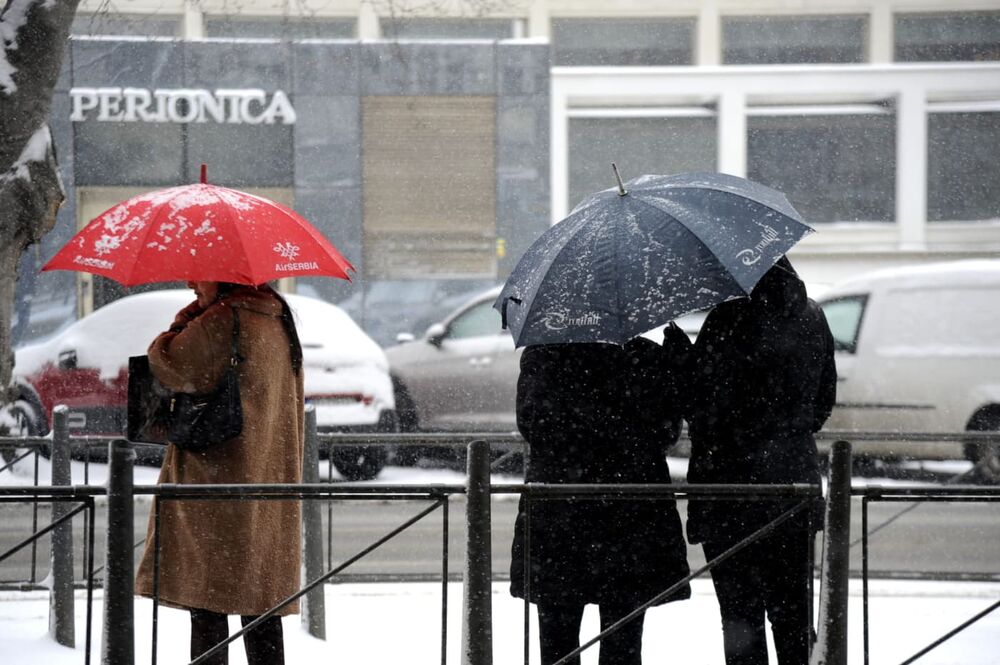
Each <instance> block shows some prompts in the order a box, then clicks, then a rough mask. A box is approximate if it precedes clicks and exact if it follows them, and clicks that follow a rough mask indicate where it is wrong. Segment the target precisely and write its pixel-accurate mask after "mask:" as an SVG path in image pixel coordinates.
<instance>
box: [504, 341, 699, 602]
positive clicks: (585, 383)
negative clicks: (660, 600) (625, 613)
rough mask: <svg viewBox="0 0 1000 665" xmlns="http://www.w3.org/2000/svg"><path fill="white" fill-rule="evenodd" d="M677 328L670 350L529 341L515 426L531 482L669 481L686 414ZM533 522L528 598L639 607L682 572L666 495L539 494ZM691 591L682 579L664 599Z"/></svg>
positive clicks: (519, 534)
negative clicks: (525, 446)
mask: <svg viewBox="0 0 1000 665" xmlns="http://www.w3.org/2000/svg"><path fill="white" fill-rule="evenodd" d="M674 332H675V334H674V335H671V336H670V339H671V340H672V345H677V346H678V348H677V349H676V353H675V354H671V353H670V352H668V351H665V350H664V348H663V347H660V346H659V345H657V344H655V343H654V342H651V341H649V340H646V339H637V340H633V341H631V342H629V343H628V344H627V345H626V346H625V347H624V348H622V347H619V346H616V345H612V344H559V345H545V346H531V347H528V348H527V349H525V351H524V354H523V355H522V357H521V375H520V378H519V380H518V385H517V423H518V428H519V429H520V431H521V434H522V435H523V436H524V438H525V439H526V440H527V441H528V443H529V444H530V457H529V461H528V464H527V466H526V469H525V479H526V481H527V482H537V483H669V482H670V471H669V469H668V468H667V462H666V458H665V455H666V450H667V448H668V447H669V446H671V445H673V444H674V443H675V442H676V440H677V436H678V433H679V431H680V415H681V414H680V409H679V408H678V407H677V401H676V399H677V397H676V394H677V390H678V387H677V386H676V384H675V382H674V379H675V377H676V376H677V375H678V373H679V371H672V369H671V362H672V361H674V360H675V359H677V358H679V357H680V356H681V354H683V352H685V351H686V350H687V347H688V346H689V344H690V343H689V342H688V340H687V337H686V336H685V335H684V334H683V333H682V332H680V330H678V329H674ZM678 336H679V337H678ZM672 348H673V347H672ZM527 506H528V502H526V500H525V499H524V498H522V499H521V504H520V509H519V512H518V517H517V522H516V525H515V531H514V542H513V545H512V558H511V593H512V594H513V595H514V596H517V597H519V598H523V597H524V595H525V594H524V583H525V575H524V546H525V542H524V541H525V528H524V525H525V510H526V507H527ZM530 524H531V539H530V550H531V569H532V571H533V574H532V577H531V587H530V599H531V600H532V602H544V603H583V604H585V603H603V602H636V604H638V603H639V602H642V601H645V600H648V599H649V598H652V597H653V596H655V595H656V594H658V593H659V592H661V591H663V590H665V589H666V588H668V587H669V586H670V585H672V584H673V583H675V582H677V581H678V580H680V579H682V578H683V577H684V576H686V575H687V574H688V565H687V558H686V556H687V548H686V545H685V542H684V535H683V530H682V527H681V523H680V519H679V517H678V515H677V508H676V505H675V502H674V501H673V499H607V498H605V499H535V500H532V501H530ZM688 596H690V589H689V588H688V587H687V585H685V586H684V587H683V588H682V589H680V590H679V591H678V592H677V594H676V595H673V596H672V597H671V598H670V600H679V599H682V598H687V597H688Z"/></svg>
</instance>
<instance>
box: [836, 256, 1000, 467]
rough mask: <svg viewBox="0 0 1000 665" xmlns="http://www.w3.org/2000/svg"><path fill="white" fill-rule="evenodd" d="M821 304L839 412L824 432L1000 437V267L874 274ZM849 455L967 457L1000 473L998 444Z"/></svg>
mask: <svg viewBox="0 0 1000 665" xmlns="http://www.w3.org/2000/svg"><path fill="white" fill-rule="evenodd" d="M818 301H819V304H820V306H821V307H822V308H823V311H824V313H825V314H826V318H827V321H828V322H829V324H830V329H831V331H832V332H833V337H834V341H835V344H836V356H837V374H838V384H837V406H836V408H835V409H834V412H833V415H832V416H831V417H830V420H829V421H828V422H827V424H826V429H829V430H862V431H868V432H909V433H941V432H964V431H970V430H976V431H998V430H1000V260H967V261H953V262H948V263H938V264H932V265H924V266H914V267H905V268H891V269H886V270H879V271H876V272H873V273H869V274H867V275H864V276H861V277H858V278H854V279H851V280H848V281H846V282H843V283H841V284H838V285H835V286H833V287H832V288H831V289H830V290H828V291H826V292H825V293H824V294H823V295H822V297H821V298H819V299H818ZM927 438H932V437H927ZM854 450H855V451H856V453H858V454H860V455H869V456H875V457H882V458H889V459H908V458H910V459H961V458H962V457H967V458H970V459H973V460H975V461H983V462H988V463H990V465H991V466H993V469H994V471H1000V467H998V466H996V463H997V461H998V460H997V447H996V446H986V445H982V444H971V443H968V442H961V441H951V442H944V441H932V440H928V441H907V442H899V441H896V442H892V441H857V442H856V443H855V444H854Z"/></svg>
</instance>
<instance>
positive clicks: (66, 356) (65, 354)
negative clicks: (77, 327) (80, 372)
mask: <svg viewBox="0 0 1000 665" xmlns="http://www.w3.org/2000/svg"><path fill="white" fill-rule="evenodd" d="M58 367H59V369H76V350H75V349H69V350H67V351H60V352H59V361H58Z"/></svg>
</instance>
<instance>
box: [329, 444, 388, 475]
mask: <svg viewBox="0 0 1000 665" xmlns="http://www.w3.org/2000/svg"><path fill="white" fill-rule="evenodd" d="M388 457H389V455H388V450H387V449H386V448H385V446H337V447H335V448H333V449H332V450H331V451H330V459H331V460H332V461H333V465H334V466H335V467H337V471H338V472H339V473H340V475H342V476H343V477H344V478H346V479H347V480H352V481H357V480H371V479H373V478H374V477H375V476H377V475H378V472H379V471H381V470H382V467H384V466H385V463H386V460H387V459H388Z"/></svg>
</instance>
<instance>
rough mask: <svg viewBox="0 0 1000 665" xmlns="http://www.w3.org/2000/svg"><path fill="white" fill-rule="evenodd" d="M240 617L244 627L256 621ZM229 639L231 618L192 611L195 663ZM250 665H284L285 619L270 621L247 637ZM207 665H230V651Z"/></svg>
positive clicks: (217, 656)
mask: <svg viewBox="0 0 1000 665" xmlns="http://www.w3.org/2000/svg"><path fill="white" fill-rule="evenodd" d="M256 618H257V617H254V616H245V617H240V620H241V621H242V622H243V625H244V626H246V625H247V624H248V623H250V622H251V621H253V620H254V619H256ZM227 637H229V617H227V616H226V615H225V614H219V613H217V612H209V611H208V610H199V609H192V610H191V660H194V659H195V658H197V657H198V656H200V655H201V654H203V653H205V652H206V651H208V650H209V649H211V648H212V647H214V646H215V645H216V644H218V643H219V642H222V641H224V640H225V639H226V638H227ZM243 644H244V646H245V647H246V651H247V663H248V664H249V665H284V663H285V644H284V635H283V633H282V630H281V617H270V618H268V619H266V620H264V622H262V623H261V624H260V625H259V626H257V627H256V628H254V629H253V630H251V631H250V632H249V633H247V634H245V635H244V636H243ZM205 663H206V665H228V664H229V651H228V649H223V650H222V651H220V652H219V653H218V654H216V655H215V656H213V657H212V658H210V659H208V660H206V661H205Z"/></svg>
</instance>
